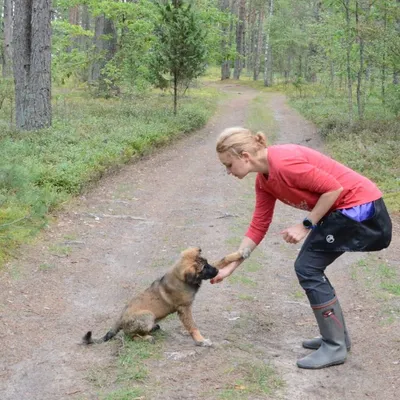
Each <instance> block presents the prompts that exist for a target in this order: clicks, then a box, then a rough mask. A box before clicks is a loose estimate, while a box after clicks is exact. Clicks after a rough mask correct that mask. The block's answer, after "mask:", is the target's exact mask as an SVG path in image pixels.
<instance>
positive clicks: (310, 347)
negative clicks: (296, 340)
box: [302, 344, 351, 351]
mask: <svg viewBox="0 0 400 400" xmlns="http://www.w3.org/2000/svg"><path fill="white" fill-rule="evenodd" d="M302 346H303V347H304V348H305V349H309V350H318V349H319V348H320V347H321V346H318V347H312V346H304V344H302ZM346 349H347V351H350V350H351V347H346Z"/></svg>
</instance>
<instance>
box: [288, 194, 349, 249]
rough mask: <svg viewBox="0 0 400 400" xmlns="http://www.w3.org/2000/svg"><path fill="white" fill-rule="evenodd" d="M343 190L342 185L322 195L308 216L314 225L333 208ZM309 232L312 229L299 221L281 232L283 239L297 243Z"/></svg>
mask: <svg viewBox="0 0 400 400" xmlns="http://www.w3.org/2000/svg"><path fill="white" fill-rule="evenodd" d="M342 191H343V188H342V187H341V188H340V189H337V190H333V191H332V192H327V193H324V194H322V195H321V196H320V198H319V199H318V201H317V203H316V204H315V206H314V208H313V209H312V211H311V212H310V214H308V218H309V219H310V220H311V221H312V223H313V225H316V224H317V223H318V222H319V221H320V219H321V218H322V217H323V216H324V215H325V214H326V213H327V212H328V211H329V210H330V209H331V207H332V206H333V205H334V204H335V201H336V200H337V198H338V197H339V196H340V193H342ZM309 232H310V230H309V229H306V228H305V227H304V225H303V223H299V224H297V225H294V226H291V227H290V228H287V229H285V230H284V231H282V232H281V233H282V237H283V240H285V241H286V242H288V243H293V244H295V243H298V242H300V241H301V240H303V239H304V238H305V237H306V236H307V234H308V233H309Z"/></svg>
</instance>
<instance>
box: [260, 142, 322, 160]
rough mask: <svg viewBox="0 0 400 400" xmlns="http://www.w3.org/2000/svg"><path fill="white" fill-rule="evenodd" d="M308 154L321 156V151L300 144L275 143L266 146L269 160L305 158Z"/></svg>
mask: <svg viewBox="0 0 400 400" xmlns="http://www.w3.org/2000/svg"><path fill="white" fill-rule="evenodd" d="M310 156H314V157H315V156H317V157H318V156H323V154H322V153H320V152H318V151H316V150H314V149H311V148H309V147H306V146H302V145H300V144H293V143H287V144H276V145H272V146H269V147H268V158H269V160H270V161H271V162H278V163H279V162H284V161H289V160H297V161H300V160H302V159H303V160H307V159H308V158H309V157H310Z"/></svg>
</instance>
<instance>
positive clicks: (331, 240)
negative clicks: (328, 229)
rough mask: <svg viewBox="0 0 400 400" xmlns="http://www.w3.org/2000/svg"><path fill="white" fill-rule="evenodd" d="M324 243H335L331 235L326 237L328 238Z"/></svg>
mask: <svg viewBox="0 0 400 400" xmlns="http://www.w3.org/2000/svg"><path fill="white" fill-rule="evenodd" d="M326 241H327V242H328V243H333V242H334V241H335V238H334V237H333V235H328V236H327V237H326Z"/></svg>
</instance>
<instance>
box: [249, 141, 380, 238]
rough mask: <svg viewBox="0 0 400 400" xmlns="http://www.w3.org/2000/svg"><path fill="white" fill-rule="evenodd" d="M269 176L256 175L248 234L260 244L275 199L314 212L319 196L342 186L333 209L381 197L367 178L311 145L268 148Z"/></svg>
mask: <svg viewBox="0 0 400 400" xmlns="http://www.w3.org/2000/svg"><path fill="white" fill-rule="evenodd" d="M267 157H268V165H269V173H268V176H265V175H264V174H261V173H259V174H257V178H256V182H255V190H256V205H255V210H254V214H253V218H252V221H251V223H250V226H249V228H248V230H247V232H246V236H247V237H249V238H250V239H251V240H253V242H255V243H256V244H259V243H260V242H261V240H262V239H263V238H264V236H265V234H266V233H267V231H268V228H269V225H270V223H271V221H272V216H273V213H274V208H275V203H276V200H280V201H282V202H283V203H285V204H288V205H290V206H292V207H295V208H299V209H302V210H308V211H311V210H312V209H313V208H314V206H315V204H316V203H317V201H318V199H319V197H320V196H321V195H322V194H324V193H326V192H331V191H334V190H337V189H340V188H341V187H342V188H343V191H342V192H341V193H340V196H339V197H338V199H337V200H336V201H335V203H334V204H333V206H332V207H331V210H330V211H332V210H337V209H342V208H350V207H354V206H357V205H360V204H364V203H368V202H371V201H374V200H377V199H379V198H380V197H382V193H381V192H380V190H379V189H378V188H377V187H376V185H375V184H374V183H373V182H371V181H370V180H369V179H367V178H366V177H364V176H362V175H360V174H358V173H357V172H355V171H353V170H352V169H350V168H348V167H346V166H344V165H343V164H340V163H339V162H337V161H335V160H333V159H331V158H329V157H327V156H326V155H324V154H321V153H319V152H318V151H315V150H313V149H310V148H308V147H304V146H300V145H296V144H283V145H276V146H270V147H268V156H267Z"/></svg>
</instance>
